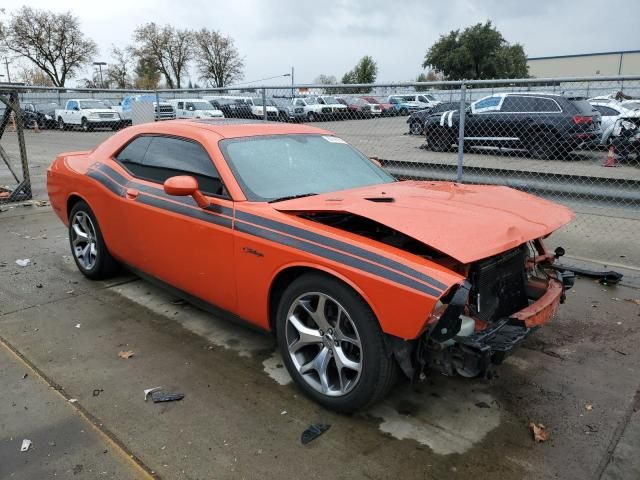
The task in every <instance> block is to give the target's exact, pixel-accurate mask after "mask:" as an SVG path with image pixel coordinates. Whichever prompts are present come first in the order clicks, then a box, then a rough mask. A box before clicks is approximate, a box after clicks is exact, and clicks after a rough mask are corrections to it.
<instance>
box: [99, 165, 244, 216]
mask: <svg viewBox="0 0 640 480" xmlns="http://www.w3.org/2000/svg"><path fill="white" fill-rule="evenodd" d="M98 168H99V169H100V170H101V171H103V172H104V173H106V174H108V175H109V176H110V177H112V178H113V179H115V180H116V182H118V183H120V184H121V185H124V186H126V187H127V188H136V189H138V190H140V191H141V192H147V193H150V194H152V195H157V196H159V197H165V198H170V199H171V200H174V201H176V202H180V203H184V204H185V205H191V206H193V207H197V206H198V205H197V203H196V202H195V200H194V199H193V198H191V197H175V196H173V195H168V194H167V193H166V192H165V191H164V189H163V188H160V187H152V186H150V185H146V184H143V183H138V182H136V181H129V180H127V179H126V178H125V177H124V176H122V175H120V174H119V173H118V172H116V171H115V170H114V169H113V168H111V167H110V166H109V165H105V164H104V163H102V164H100V165H99V167H98ZM207 210H209V211H211V212H215V213H219V214H220V215H227V216H228V217H232V216H233V209H232V208H228V207H224V206H222V205H214V204H212V205H210V206H209V207H207Z"/></svg>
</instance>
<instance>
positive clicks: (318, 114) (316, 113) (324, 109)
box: [293, 97, 333, 122]
mask: <svg viewBox="0 0 640 480" xmlns="http://www.w3.org/2000/svg"><path fill="white" fill-rule="evenodd" d="M293 105H294V106H295V107H302V108H303V109H304V114H305V119H306V120H307V121H308V122H315V121H317V120H326V119H329V118H331V114H332V113H333V107H331V106H328V105H321V104H320V103H318V102H317V100H316V99H315V97H298V98H294V99H293Z"/></svg>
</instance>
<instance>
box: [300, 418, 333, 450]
mask: <svg viewBox="0 0 640 480" xmlns="http://www.w3.org/2000/svg"><path fill="white" fill-rule="evenodd" d="M329 428H331V425H329V424H327V423H316V424H314V425H310V426H309V428H307V429H306V430H305V431H304V432H302V436H301V437H300V441H301V442H302V444H303V445H306V444H307V443H309V442H311V441H313V440H315V439H316V438H318V437H319V436H320V435H322V434H323V433H324V432H326V431H327V430H329Z"/></svg>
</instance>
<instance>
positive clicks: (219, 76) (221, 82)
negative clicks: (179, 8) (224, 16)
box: [194, 28, 244, 87]
mask: <svg viewBox="0 0 640 480" xmlns="http://www.w3.org/2000/svg"><path fill="white" fill-rule="evenodd" d="M194 38H195V47H196V49H197V52H198V55H197V57H196V64H197V66H198V71H199V73H200V78H201V79H202V80H204V81H206V82H208V83H209V84H211V85H212V86H214V87H225V86H227V85H230V84H232V83H234V82H237V81H238V80H242V78H243V77H244V74H243V73H242V69H243V68H244V60H243V59H242V58H241V57H240V53H239V52H238V49H237V48H236V47H235V45H234V41H233V39H232V38H231V37H227V36H224V35H222V34H221V33H220V32H218V31H215V30H207V29H206V28H203V29H202V30H200V31H199V32H195V33H194Z"/></svg>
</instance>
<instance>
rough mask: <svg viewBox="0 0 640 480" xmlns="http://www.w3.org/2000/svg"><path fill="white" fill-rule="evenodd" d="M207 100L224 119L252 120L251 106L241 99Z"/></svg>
mask: <svg viewBox="0 0 640 480" xmlns="http://www.w3.org/2000/svg"><path fill="white" fill-rule="evenodd" d="M207 100H208V101H209V103H210V104H211V105H213V106H214V107H215V108H216V109H217V110H220V111H221V112H222V113H223V114H224V116H225V118H253V113H252V112H251V105H249V104H248V103H247V102H245V101H244V100H243V99H241V98H209V99H207Z"/></svg>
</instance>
